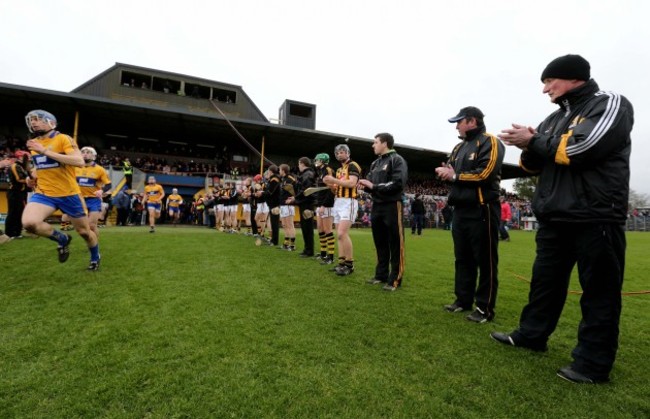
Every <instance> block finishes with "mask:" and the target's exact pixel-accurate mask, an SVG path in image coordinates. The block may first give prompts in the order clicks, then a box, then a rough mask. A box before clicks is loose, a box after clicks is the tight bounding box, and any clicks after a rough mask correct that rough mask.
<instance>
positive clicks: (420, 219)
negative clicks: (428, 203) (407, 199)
mask: <svg viewBox="0 0 650 419" xmlns="http://www.w3.org/2000/svg"><path fill="white" fill-rule="evenodd" d="M425 213H426V210H425V209H424V202H422V198H421V197H420V194H415V199H413V202H411V219H412V222H411V234H415V232H416V231H417V233H418V236H420V235H422V227H423V225H424V214H425Z"/></svg>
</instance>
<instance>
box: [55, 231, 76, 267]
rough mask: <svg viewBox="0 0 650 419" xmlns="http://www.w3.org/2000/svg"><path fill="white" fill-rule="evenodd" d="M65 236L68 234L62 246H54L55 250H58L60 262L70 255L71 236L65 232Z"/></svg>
mask: <svg viewBox="0 0 650 419" xmlns="http://www.w3.org/2000/svg"><path fill="white" fill-rule="evenodd" d="M66 236H68V242H67V243H66V244H65V245H63V246H59V247H57V248H56V250H57V252H59V262H60V263H63V262H65V261H66V260H68V258H69V257H70V242H71V241H72V236H71V235H69V234H66Z"/></svg>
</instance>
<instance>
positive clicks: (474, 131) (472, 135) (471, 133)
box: [458, 124, 485, 141]
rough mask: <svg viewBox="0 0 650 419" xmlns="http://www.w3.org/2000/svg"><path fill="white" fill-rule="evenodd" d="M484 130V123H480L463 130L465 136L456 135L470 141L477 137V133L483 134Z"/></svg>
mask: <svg viewBox="0 0 650 419" xmlns="http://www.w3.org/2000/svg"><path fill="white" fill-rule="evenodd" d="M484 132H485V124H481V125H479V126H478V127H476V128H474V129H471V130H469V131H467V132H465V138H463V137H458V138H460V139H461V140H463V141H471V140H473V139H475V138H476V137H478V136H479V135H481V134H483V133H484Z"/></svg>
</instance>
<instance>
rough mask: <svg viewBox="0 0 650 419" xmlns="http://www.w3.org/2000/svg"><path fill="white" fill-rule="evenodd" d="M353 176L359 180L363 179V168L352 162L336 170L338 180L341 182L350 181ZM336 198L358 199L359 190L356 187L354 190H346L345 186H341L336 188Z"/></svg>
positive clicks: (347, 162) (349, 161)
mask: <svg viewBox="0 0 650 419" xmlns="http://www.w3.org/2000/svg"><path fill="white" fill-rule="evenodd" d="M351 176H354V177H356V178H357V180H359V179H360V178H361V166H359V165H358V164H357V163H356V162H353V161H352V160H348V161H346V162H345V163H343V165H342V166H341V167H339V168H338V169H337V170H336V178H337V179H339V180H348V179H350V177H351ZM336 197H337V198H356V197H357V188H356V185H355V186H354V187H352V188H346V187H344V186H339V187H338V188H336Z"/></svg>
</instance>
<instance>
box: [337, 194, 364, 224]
mask: <svg viewBox="0 0 650 419" xmlns="http://www.w3.org/2000/svg"><path fill="white" fill-rule="evenodd" d="M358 211H359V202H357V200H356V199H354V198H336V199H335V200H334V207H333V208H332V212H333V214H334V224H338V223H339V221H350V222H354V220H356V219H357V212H358Z"/></svg>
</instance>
